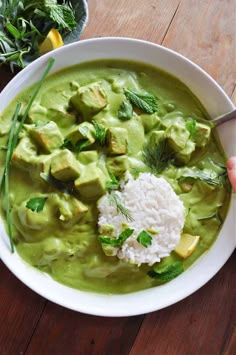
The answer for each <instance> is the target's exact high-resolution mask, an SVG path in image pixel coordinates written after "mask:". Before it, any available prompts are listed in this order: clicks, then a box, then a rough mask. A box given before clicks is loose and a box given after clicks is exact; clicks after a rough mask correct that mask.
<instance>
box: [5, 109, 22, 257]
mask: <svg viewBox="0 0 236 355" xmlns="http://www.w3.org/2000/svg"><path fill="white" fill-rule="evenodd" d="M20 109H21V104H17V106H16V110H15V113H14V115H13V118H12V126H11V130H10V133H9V139H8V143H7V153H6V161H5V169H4V173H3V177H2V180H1V188H2V186H3V185H4V186H5V207H6V219H7V229H8V235H9V239H10V247H11V251H12V253H13V252H14V243H13V235H12V224H11V206H10V198H9V170H10V162H11V157H12V152H13V143H14V134H15V129H16V122H17V120H18V116H19V112H20Z"/></svg>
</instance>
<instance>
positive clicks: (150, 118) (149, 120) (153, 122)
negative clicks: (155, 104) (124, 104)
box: [140, 113, 160, 133]
mask: <svg viewBox="0 0 236 355" xmlns="http://www.w3.org/2000/svg"><path fill="white" fill-rule="evenodd" d="M140 118H141V120H142V124H143V128H144V131H145V133H147V132H149V131H151V130H152V129H153V128H154V127H156V126H159V125H160V118H159V117H158V116H157V114H155V113H154V114H152V115H148V114H142V115H140Z"/></svg>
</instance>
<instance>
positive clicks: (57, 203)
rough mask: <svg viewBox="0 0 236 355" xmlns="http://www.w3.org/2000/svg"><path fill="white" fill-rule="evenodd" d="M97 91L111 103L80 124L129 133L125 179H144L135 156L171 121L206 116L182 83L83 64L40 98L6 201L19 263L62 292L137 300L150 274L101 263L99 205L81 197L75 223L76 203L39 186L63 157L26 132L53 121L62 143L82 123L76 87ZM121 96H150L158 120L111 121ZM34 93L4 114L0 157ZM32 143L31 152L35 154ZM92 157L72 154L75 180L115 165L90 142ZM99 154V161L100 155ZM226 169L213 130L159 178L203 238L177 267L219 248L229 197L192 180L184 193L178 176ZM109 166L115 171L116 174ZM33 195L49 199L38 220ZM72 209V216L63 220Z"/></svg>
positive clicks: (117, 65)
mask: <svg viewBox="0 0 236 355" xmlns="http://www.w3.org/2000/svg"><path fill="white" fill-rule="evenodd" d="M94 82H99V83H101V84H102V86H103V89H104V91H105V92H106V95H107V100H108V103H109V104H108V105H107V106H106V107H105V108H103V109H101V110H100V111H99V112H97V113H95V114H92V115H91V114H88V117H85V116H86V114H84V117H83V119H84V120H89V121H91V119H95V120H96V121H97V122H98V123H99V124H101V125H103V126H104V127H122V128H124V129H126V130H127V134H128V139H127V141H128V151H127V153H126V154H124V155H125V156H126V158H125V159H126V168H127V170H128V171H129V172H130V173H131V174H137V172H145V171H149V168H148V167H147V166H146V165H145V164H144V162H143V158H142V153H141V152H142V149H143V146H144V144H145V143H147V142H148V140H149V138H150V136H151V134H152V132H154V131H160V130H162V131H163V130H166V129H167V128H168V127H169V126H170V125H171V124H173V123H174V122H179V121H180V122H184V121H186V120H189V119H190V118H191V119H194V120H196V121H197V122H198V121H199V120H200V121H201V120H202V119H207V113H206V111H205V110H204V108H203V107H202V105H201V104H200V103H199V101H198V100H197V99H196V97H194V96H193V94H192V93H191V92H190V90H189V89H188V88H187V87H186V86H185V85H184V84H182V83H181V82H180V81H179V80H177V79H176V78H174V77H172V76H170V75H169V74H167V73H164V72H162V71H159V70H158V69H156V68H153V67H150V66H146V65H144V64H138V63H135V62H123V61H115V60H106V61H98V62H91V63H86V64H80V65H78V66H74V67H71V68H68V69H65V70H63V71H61V72H58V73H56V74H53V75H51V76H50V77H48V78H47V80H46V82H45V84H44V86H43V88H42V89H41V91H40V92H39V94H38V96H37V98H36V101H35V102H34V105H33V108H32V109H31V111H30V114H29V118H28V121H27V123H26V125H25V127H24V130H23V132H22V134H21V140H22V139H24V138H26V141H27V142H28V143H26V146H25V147H23V148H22V152H20V153H19V154H18V155H16V156H15V158H14V160H13V162H12V166H11V171H10V200H11V204H12V220H13V225H14V241H15V244H16V247H17V251H18V253H19V254H20V255H21V257H22V258H23V259H24V260H25V261H27V262H28V263H29V264H31V265H33V266H35V267H37V268H38V269H40V270H42V271H44V272H47V273H49V274H50V275H51V276H52V277H53V278H54V279H55V280H57V281H59V282H61V283H63V284H66V285H68V286H71V287H74V288H77V289H80V290H87V291H94V292H100V293H113V294H116V293H128V292H134V291H138V290H142V289H146V288H150V287H153V286H155V285H157V284H158V282H157V281H155V280H154V279H152V278H151V277H149V276H148V275H147V271H148V270H149V269H150V267H148V266H146V265H143V266H140V267H138V266H136V265H131V264H128V263H126V262H125V261H121V260H119V259H118V258H117V257H109V256H106V255H105V254H104V252H103V251H102V248H101V245H100V243H99V241H98V231H97V216H98V211H97V207H96V203H97V198H95V197H93V198H90V199H87V198H86V196H80V202H81V203H82V204H83V206H85V207H86V209H87V212H86V213H85V214H84V215H83V216H82V217H81V218H80V217H78V216H77V215H76V216H75V217H74V215H73V213H74V210H75V209H76V208H78V206H77V204H76V202H75V201H74V199H75V197H73V196H70V195H68V194H66V193H63V192H60V191H58V190H57V189H55V188H54V187H53V186H52V185H50V184H48V183H47V182H45V181H44V180H43V179H42V178H41V177H40V172H45V171H46V172H47V171H48V170H47V169H48V167H49V166H50V161H51V160H50V159H51V158H52V157H53V155H54V154H55V152H56V153H57V152H58V151H60V150H61V148H60V147H58V148H56V149H51V148H50V149H51V150H50V149H49V150H48V151H46V150H45V149H43V148H42V144H43V143H42V142H41V143H40V144H39V141H37V139H36V138H35V136H34V134H33V133H32V131H31V130H32V127H33V129H34V127H35V126H40V125H41V124H42V121H43V122H48V121H54V122H55V123H56V125H57V129H59V132H60V134H61V136H62V137H63V139H65V138H66V137H67V136H68V134H69V133H70V132H71V130H72V129H73V128H76V127H77V126H78V124H79V123H81V119H82V118H81V113H80V114H78V112H76V110H74V109H73V107H72V109H71V107H70V105H69V101H70V98H71V97H72V96H74V95H75V94H76V92H77V90H78V88H79V87H84V86H86V85H89V84H91V83H94ZM123 88H133V89H136V90H139V91H140V90H141V91H146V92H148V93H152V94H153V95H155V96H156V97H157V101H158V106H159V110H158V112H157V113H155V114H152V115H149V114H147V113H143V112H140V111H136V113H135V114H134V116H133V117H132V119H130V120H128V121H121V120H119V119H118V118H117V112H118V110H119V107H120V105H121V103H122V101H123V100H124V93H123ZM32 91H33V88H32V87H31V88H29V89H27V90H25V91H24V92H22V93H21V94H20V95H19V96H18V97H16V98H15V99H14V101H13V102H12V103H11V104H10V105H9V107H8V108H7V109H6V110H5V112H4V113H3V115H2V119H1V122H0V134H1V137H0V146H1V147H2V148H4V146H5V144H6V142H7V138H8V130H9V126H10V121H11V117H12V114H13V112H14V110H15V107H16V103H17V102H22V103H24V104H27V103H28V101H29V98H30V96H31V94H32ZM91 116H92V117H91ZM155 122H156V124H155ZM51 139H52V140H53V139H54V138H51ZM35 140H36V142H35ZM29 142H31V143H32V144H33V146H32V147H31V146H30V144H31V143H29ZM19 144H20V142H19ZM34 147H36V148H35V149H34ZM89 150H91V151H92V153H91V155H87V154H81V153H73V155H74V157H75V159H76V161H77V162H78V164H79V169H80V173H81V174H82V173H83V172H84V171H86V169H87V166H88V164H105V165H106V164H108V162H109V161H110V163H111V164H112V161H113V162H114V160H113V159H115V156H114V155H112V154H109V153H107V150H106V148H101V147H99V146H98V144H96V143H93V144H92V145H91V146H89V147H87V148H85V150H84V151H89ZM96 151H97V152H98V153H99V154H98V155H97V156H96ZM101 157H102V158H101ZM4 159H5V150H4V149H1V150H0V162H1V167H2V166H3V165H4ZM99 159H100V160H99ZM224 164H225V156H224V152H223V150H222V148H221V146H220V143H219V141H218V138H217V135H216V132H214V131H213V130H212V132H211V136H210V141H209V142H208V143H207V144H206V146H204V147H198V148H196V149H195V150H194V152H193V153H192V154H191V158H190V160H189V161H188V162H187V163H186V164H184V163H180V164H176V165H170V166H168V167H167V168H166V169H165V170H164V171H163V172H162V173H161V175H162V176H164V177H165V178H166V180H167V181H168V182H169V183H170V184H171V185H172V187H173V188H174V190H175V192H176V193H177V194H178V195H179V196H180V198H181V199H182V200H183V202H184V205H185V207H186V222H185V227H184V232H186V233H189V234H192V235H199V236H200V242H199V243H198V245H197V247H196V249H195V250H194V252H193V253H192V254H191V256H189V257H188V258H186V259H183V264H184V267H185V268H187V267H189V266H190V265H191V264H192V263H193V262H194V261H195V260H196V259H197V258H198V257H199V256H200V255H201V254H203V253H204V252H205V251H206V250H208V249H209V247H210V246H211V245H212V243H213V242H214V240H215V239H216V237H217V234H218V233H219V230H220V228H221V226H222V223H223V221H224V218H225V216H226V213H227V209H228V205H229V199H230V189H229V188H228V187H227V181H226V183H225V184H223V185H220V186H213V185H211V184H207V183H206V182H203V181H200V180H198V179H196V180H191V182H190V189H189V190H188V187H189V181H187V189H186V185H183V184H181V183H180V180H177V177H178V176H181V174H182V171H183V170H182V169H184V168H185V167H186V166H188V167H190V168H191V169H192V168H193V167H194V168H197V169H201V170H202V169H210V170H211V171H213V172H215V173H217V174H218V173H219V174H221V173H222V168H221V165H224ZM91 166H92V165H91ZM114 166H115V164H113V168H114ZM1 170H3V168H1ZM118 170H119V169H118ZM115 172H116V170H115ZM121 177H122V173H121V172H119V171H118V178H121ZM37 196H47V197H48V199H47V201H46V204H45V207H44V209H43V211H42V212H39V213H37V212H32V211H30V210H29V209H27V208H26V202H27V201H28V200H29V199H30V198H34V197H37ZM68 206H69V209H70V213H67V210H68ZM73 206H75V207H73ZM73 208H74V209H73ZM2 216H3V218H4V219H5V211H4V206H2ZM171 257H172V258H173V260H175V259H176V260H178V259H180V257H179V256H177V254H175V252H172V254H171Z"/></svg>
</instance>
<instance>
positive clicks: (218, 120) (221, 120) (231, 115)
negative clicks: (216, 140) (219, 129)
mask: <svg viewBox="0 0 236 355" xmlns="http://www.w3.org/2000/svg"><path fill="white" fill-rule="evenodd" d="M234 118H236V109H234V110H233V111H231V112H229V113H226V114H225V115H222V116H220V117H217V118H214V119H213V120H211V122H213V123H214V124H215V126H219V125H220V124H222V123H225V122H228V121H230V120H232V119H234Z"/></svg>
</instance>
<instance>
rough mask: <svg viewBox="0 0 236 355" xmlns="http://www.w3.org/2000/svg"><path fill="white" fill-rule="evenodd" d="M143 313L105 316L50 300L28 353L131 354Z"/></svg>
mask: <svg viewBox="0 0 236 355" xmlns="http://www.w3.org/2000/svg"><path fill="white" fill-rule="evenodd" d="M142 320H143V316H137V317H122V318H119V319H118V318H101V317H95V316H88V315H85V314H81V313H76V312H73V311H69V310H67V309H65V308H63V307H60V306H57V305H55V304H53V303H48V304H47V306H46V308H45V311H44V313H43V316H42V318H41V320H40V323H39V326H38V328H37V330H36V332H35V334H34V337H33V339H32V341H31V343H30V345H29V348H28V350H27V352H26V355H31V354H32V355H35V354H37V355H43V354H45V355H47V354H60V355H63V354H65V355H66V354H89V355H93V354H95V355H97V354H107V355H112V354H114V355H118V354H122V355H125V354H128V353H129V350H130V348H131V346H132V344H133V342H134V339H135V337H136V334H137V332H138V330H139V327H140V325H141V323H142Z"/></svg>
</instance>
